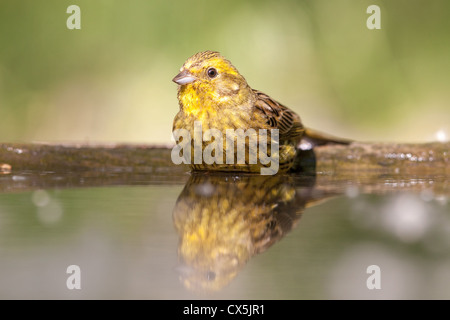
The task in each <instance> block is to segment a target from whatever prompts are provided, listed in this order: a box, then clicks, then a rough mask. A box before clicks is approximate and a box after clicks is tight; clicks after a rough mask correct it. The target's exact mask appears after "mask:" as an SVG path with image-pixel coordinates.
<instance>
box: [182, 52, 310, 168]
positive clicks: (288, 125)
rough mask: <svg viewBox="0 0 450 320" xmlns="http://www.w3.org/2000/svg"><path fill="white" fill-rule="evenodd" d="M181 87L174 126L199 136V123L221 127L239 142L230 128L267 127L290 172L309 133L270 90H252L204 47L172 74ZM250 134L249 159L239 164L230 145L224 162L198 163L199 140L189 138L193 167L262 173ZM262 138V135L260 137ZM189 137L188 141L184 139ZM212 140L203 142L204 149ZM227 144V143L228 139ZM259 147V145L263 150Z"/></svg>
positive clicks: (281, 166)
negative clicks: (253, 159) (254, 157)
mask: <svg viewBox="0 0 450 320" xmlns="http://www.w3.org/2000/svg"><path fill="white" fill-rule="evenodd" d="M173 81H174V82H175V83H177V84H178V85H179V86H178V101H179V104H180V111H179V112H178V114H177V115H176V117H175V119H174V123H173V130H177V129H186V130H188V131H189V132H190V136H191V137H194V126H195V123H197V124H198V123H201V128H202V131H203V132H205V131H206V130H208V129H217V130H219V131H220V132H221V133H222V134H223V141H224V142H234V143H235V145H236V143H237V141H236V138H234V141H230V140H229V138H228V140H227V137H226V134H225V133H226V131H227V130H228V129H231V130H238V129H243V130H248V129H253V130H255V132H256V134H258V132H259V130H260V129H266V130H267V133H268V135H267V137H268V138H267V152H268V154H269V155H270V154H271V155H276V156H277V157H278V159H279V170H280V171H281V172H286V171H288V170H289V169H290V168H291V166H292V164H293V162H294V158H295V155H296V152H297V148H298V145H299V143H300V141H301V139H302V137H303V136H304V133H305V128H304V127H303V125H302V122H301V120H300V117H299V116H298V115H297V114H296V113H295V112H293V111H292V110H290V109H289V108H287V107H285V106H283V105H282V104H281V103H279V102H277V101H275V100H273V99H272V98H271V97H269V96H268V95H266V94H264V93H262V92H260V91H257V90H254V89H252V88H251V87H250V86H249V85H248V84H247V81H246V80H245V78H244V77H243V76H242V75H241V74H240V73H239V72H238V71H237V69H236V68H235V67H234V66H233V65H232V64H231V62H229V61H228V60H226V59H225V58H224V57H222V56H221V55H220V54H219V53H218V52H213V51H204V52H200V53H197V54H195V55H194V56H192V57H190V58H189V59H188V60H187V61H186V62H185V63H184V65H183V66H182V68H181V69H180V73H179V74H178V75H177V76H176V77H175V78H174V79H173ZM271 129H278V134H279V137H278V141H276V142H275V143H277V146H278V147H279V152H278V154H275V153H276V151H274V150H272V149H271V146H273V144H271V143H274V141H273V137H272V134H271V131H270V130H271ZM249 141H250V139H246V140H245V147H246V151H245V152H246V155H245V163H242V162H241V163H238V161H237V158H238V156H237V154H236V151H234V152H235V154H234V155H233V159H234V161H232V162H231V161H230V163H229V162H227V161H226V154H225V153H226V150H225V146H224V149H223V151H224V152H223V161H222V163H210V164H207V163H205V162H202V163H194V158H193V157H194V143H193V141H190V142H188V143H190V144H191V148H192V152H191V157H192V161H191V162H190V163H191V166H192V168H193V169H194V170H219V171H241V172H259V170H260V168H261V167H262V166H267V164H262V163H261V161H259V160H260V159H259V158H258V162H257V163H253V162H251V161H249V159H250V157H251V155H252V153H253V154H258V151H257V150H256V149H255V148H253V149H252V146H251V145H249ZM258 141H259V140H258ZM185 142H186V141H185ZM209 143H210V142H208V141H206V142H205V141H203V143H202V150H205V148H206V147H207V146H208V144H209ZM224 144H225V145H226V144H227V143H224ZM258 150H259V149H258Z"/></svg>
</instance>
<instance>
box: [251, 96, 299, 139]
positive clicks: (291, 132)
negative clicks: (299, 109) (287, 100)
mask: <svg viewBox="0 0 450 320" xmlns="http://www.w3.org/2000/svg"><path fill="white" fill-rule="evenodd" d="M253 92H254V93H255V94H256V97H257V99H256V102H255V107H256V108H257V109H258V110H260V111H261V112H262V113H263V114H264V115H265V117H266V118H267V124H268V125H270V126H271V127H273V128H274V129H279V130H280V138H281V139H300V138H301V137H302V135H303V133H304V131H305V128H304V127H303V125H302V122H301V120H300V117H299V116H298V115H297V114H296V113H295V112H293V111H292V110H290V109H289V108H288V107H286V106H283V105H282V104H281V103H279V102H277V101H275V100H273V99H272V98H271V97H269V96H268V95H266V94H264V93H262V92H260V91H258V90H253Z"/></svg>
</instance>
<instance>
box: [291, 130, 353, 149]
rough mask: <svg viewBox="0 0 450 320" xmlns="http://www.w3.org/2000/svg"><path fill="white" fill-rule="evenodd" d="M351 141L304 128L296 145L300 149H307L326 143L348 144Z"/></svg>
mask: <svg viewBox="0 0 450 320" xmlns="http://www.w3.org/2000/svg"><path fill="white" fill-rule="evenodd" d="M352 142H353V141H352V140H348V139H343V138H338V137H334V136H332V135H329V134H326V133H322V132H319V131H316V130H314V129H310V128H306V129H305V132H304V134H303V137H302V140H301V141H300V144H299V146H298V147H299V149H301V150H309V149H312V148H314V147H316V146H323V145H326V144H343V145H348V144H350V143H352Z"/></svg>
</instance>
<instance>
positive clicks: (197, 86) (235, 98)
mask: <svg viewBox="0 0 450 320" xmlns="http://www.w3.org/2000/svg"><path fill="white" fill-rule="evenodd" d="M173 81H174V82H175V83H177V84H178V85H179V93H180V95H181V96H180V97H179V98H180V99H182V98H183V95H186V97H188V98H191V97H192V98H193V97H195V99H198V98H199V99H200V100H201V101H203V104H205V103H204V101H205V100H210V101H211V102H212V103H215V104H222V103H226V104H229V103H232V102H234V103H235V104H239V103H242V97H244V96H245V95H247V94H246V93H247V92H245V91H246V90H249V86H248V84H247V82H246V81H245V78H244V77H243V76H242V75H241V74H240V73H239V72H238V71H237V69H236V68H235V67H234V66H233V65H232V64H231V62H230V61H228V60H227V59H225V58H224V57H223V56H221V55H220V53H218V52H215V51H203V52H199V53H197V54H195V55H193V56H192V57H190V58H189V59H187V60H186V62H185V63H184V64H183V66H182V67H181V69H180V73H178V74H177V75H176V76H175V78H173Z"/></svg>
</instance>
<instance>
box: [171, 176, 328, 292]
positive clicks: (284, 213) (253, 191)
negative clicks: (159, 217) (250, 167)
mask: <svg viewBox="0 0 450 320" xmlns="http://www.w3.org/2000/svg"><path fill="white" fill-rule="evenodd" d="M314 180H315V179H314V177H313V176H304V177H302V178H299V177H298V176H297V177H292V176H288V175H275V176H261V175H245V174H225V173H222V174H220V173H214V174H211V173H192V175H191V177H190V179H189V181H188V182H187V183H186V186H185V187H184V189H183V191H182V192H181V194H180V196H179V197H178V200H177V202H176V205H175V208H174V211H173V219H174V224H175V228H176V230H177V232H178V234H179V238H180V239H179V245H178V257H179V260H180V263H181V266H180V268H179V271H180V279H181V281H182V283H183V285H184V286H185V287H187V288H188V289H192V290H194V291H206V292H210V291H218V290H220V289H221V288H223V287H224V286H226V285H227V284H228V283H229V282H230V281H231V280H232V279H233V278H234V277H235V276H236V275H237V273H238V272H239V270H241V268H242V267H243V266H244V265H245V264H246V262H247V261H248V260H249V259H250V258H251V257H252V256H254V255H255V254H258V253H261V252H264V251H265V250H267V249H268V248H269V247H270V246H271V245H273V244H274V243H275V242H277V241H279V240H280V239H282V238H283V237H284V236H285V235H286V234H287V233H288V232H289V231H290V230H291V229H292V228H294V227H295V226H296V224H297V222H298V220H299V219H300V217H301V214H302V212H303V210H304V209H305V207H306V206H308V205H309V204H311V203H313V202H316V201H317V200H318V199H317V197H316V196H315V192H313V191H314V189H313V186H314ZM321 198H323V195H321Z"/></svg>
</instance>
